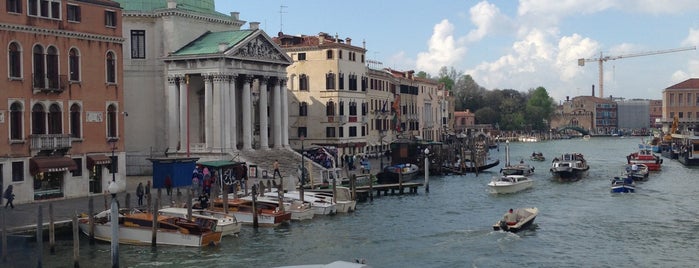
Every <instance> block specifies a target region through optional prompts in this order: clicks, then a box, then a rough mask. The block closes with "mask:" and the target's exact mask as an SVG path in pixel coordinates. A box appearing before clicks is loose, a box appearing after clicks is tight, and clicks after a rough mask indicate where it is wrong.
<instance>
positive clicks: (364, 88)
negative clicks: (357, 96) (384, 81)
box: [362, 76, 369, 91]
mask: <svg viewBox="0 0 699 268" xmlns="http://www.w3.org/2000/svg"><path fill="white" fill-rule="evenodd" d="M368 82H369V78H367V77H366V76H362V91H366V88H367V84H368Z"/></svg>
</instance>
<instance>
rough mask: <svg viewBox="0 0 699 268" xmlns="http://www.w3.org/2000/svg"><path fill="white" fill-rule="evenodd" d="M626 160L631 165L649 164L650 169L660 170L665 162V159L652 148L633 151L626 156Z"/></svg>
mask: <svg viewBox="0 0 699 268" xmlns="http://www.w3.org/2000/svg"><path fill="white" fill-rule="evenodd" d="M626 161H627V163H628V164H629V165H633V164H644V165H646V166H648V170H650V171H658V170H660V169H661V165H662V164H663V159H662V158H661V157H660V156H658V155H656V154H654V153H653V151H652V150H650V149H641V150H638V152H633V153H631V154H629V155H627V156H626Z"/></svg>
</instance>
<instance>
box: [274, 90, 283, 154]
mask: <svg viewBox="0 0 699 268" xmlns="http://www.w3.org/2000/svg"><path fill="white" fill-rule="evenodd" d="M281 82H282V81H281V79H279V80H278V81H277V82H276V83H274V89H273V90H272V98H273V105H272V110H273V116H274V117H273V118H272V119H273V121H274V130H273V131H272V135H274V148H275V149H281V148H282V109H281V93H282V92H281V86H280V85H281Z"/></svg>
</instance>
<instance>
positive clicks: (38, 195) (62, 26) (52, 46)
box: [0, 0, 125, 203]
mask: <svg viewBox="0 0 699 268" xmlns="http://www.w3.org/2000/svg"><path fill="white" fill-rule="evenodd" d="M120 22H121V8H120V6H119V4H117V3H116V2H113V1H108V0H71V1H59V0H8V1H4V3H3V5H0V46H2V47H4V48H5V50H4V51H6V52H5V53H6V54H5V55H3V56H2V58H3V59H7V60H3V61H0V62H2V64H0V75H2V76H4V77H5V78H3V79H1V80H0V81H2V82H0V99H1V100H2V101H0V186H2V189H3V190H4V189H6V188H7V186H8V185H12V186H13V188H14V193H15V198H16V199H15V202H16V203H27V202H34V201H35V200H43V199H52V198H68V197H79V196H87V195H90V194H101V193H103V191H104V190H106V189H107V185H109V183H110V182H111V181H112V180H115V181H116V182H117V185H119V186H120V189H124V180H123V174H125V172H124V167H125V163H124V161H119V160H122V159H124V156H123V153H122V152H123V148H124V141H123V139H122V137H123V133H124V129H123V127H122V126H123V125H124V124H123V121H124V117H123V115H122V113H121V112H120V111H121V110H122V108H121V107H123V103H122V100H123V91H124V88H123V83H122V81H123V80H122V79H123V75H122V67H121V63H120V62H119V61H120V60H119V59H122V58H123V57H122V43H123V42H124V40H123V38H122V30H121V29H122V25H121V23H120ZM111 156H114V157H113V158H110V157H111ZM112 159H114V160H115V161H112ZM112 165H113V166H114V167H116V169H112V168H111V167H112ZM112 171H113V172H114V173H111V172H112Z"/></svg>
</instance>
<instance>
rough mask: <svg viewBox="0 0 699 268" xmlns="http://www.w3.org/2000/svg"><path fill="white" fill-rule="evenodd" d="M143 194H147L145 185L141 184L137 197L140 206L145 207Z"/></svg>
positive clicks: (137, 188) (137, 190)
mask: <svg viewBox="0 0 699 268" xmlns="http://www.w3.org/2000/svg"><path fill="white" fill-rule="evenodd" d="M143 194H145V192H144V189H143V183H142V182H139V183H138V186H136V196H137V197H138V206H143Z"/></svg>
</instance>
